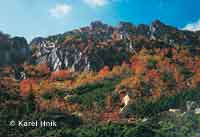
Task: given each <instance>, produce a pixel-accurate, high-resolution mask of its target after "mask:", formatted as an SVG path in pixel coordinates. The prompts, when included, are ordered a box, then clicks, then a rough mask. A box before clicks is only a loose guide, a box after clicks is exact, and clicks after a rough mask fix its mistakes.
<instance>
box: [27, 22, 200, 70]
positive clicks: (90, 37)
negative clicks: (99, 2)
mask: <svg viewBox="0 0 200 137" xmlns="http://www.w3.org/2000/svg"><path fill="white" fill-rule="evenodd" d="M113 34H115V35H116V36H115V37H117V39H114V38H113ZM141 37H142V39H143V40H140V39H141ZM199 44H200V39H199V32H190V31H182V30H178V29H177V28H175V27H172V26H169V25H165V24H164V23H162V22H160V21H158V20H156V21H154V22H153V23H152V24H150V25H144V24H141V25H138V26H134V25H132V24H131V23H128V22H120V24H119V25H118V26H116V27H113V26H109V25H107V24H104V23H102V22H100V21H95V22H92V23H91V24H90V26H86V27H82V28H80V29H76V30H72V31H68V32H66V33H64V34H59V35H54V36H50V37H47V38H41V37H39V38H35V39H34V40H33V41H32V42H31V44H30V47H31V51H32V60H31V61H32V62H33V63H35V64H38V63H39V64H40V63H46V64H48V65H49V67H50V69H51V70H52V71H55V70H60V69H64V68H68V69H70V70H72V71H87V70H97V71H98V70H99V69H100V68H102V67H103V66H105V65H107V66H109V67H111V68H112V66H114V65H119V64H121V63H122V62H123V61H129V57H130V56H131V55H132V54H134V53H135V51H136V50H137V49H140V48H142V47H145V46H147V47H148V46H149V47H150V46H151V48H152V47H156V46H160V47H167V46H176V45H186V46H187V45H190V46H191V45H193V46H194V47H195V46H198V45H199Z"/></svg>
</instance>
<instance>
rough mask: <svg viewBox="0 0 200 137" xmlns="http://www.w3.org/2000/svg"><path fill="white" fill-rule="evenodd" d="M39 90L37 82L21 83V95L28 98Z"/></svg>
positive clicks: (25, 81)
mask: <svg viewBox="0 0 200 137" xmlns="http://www.w3.org/2000/svg"><path fill="white" fill-rule="evenodd" d="M37 88H38V85H37V82H36V81H35V80H32V79H29V80H22V81H21V82H20V95H21V96H22V97H26V96H28V95H30V93H31V92H32V91H33V90H36V89H37Z"/></svg>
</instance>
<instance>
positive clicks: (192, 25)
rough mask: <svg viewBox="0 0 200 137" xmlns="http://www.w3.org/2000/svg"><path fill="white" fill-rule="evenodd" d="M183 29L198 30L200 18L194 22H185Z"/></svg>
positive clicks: (199, 28)
mask: <svg viewBox="0 0 200 137" xmlns="http://www.w3.org/2000/svg"><path fill="white" fill-rule="evenodd" d="M183 30H190V31H199V30H200V19H199V20H198V21H196V22H193V23H190V24H187V25H186V26H185V27H184V28H183Z"/></svg>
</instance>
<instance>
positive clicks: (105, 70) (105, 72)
mask: <svg viewBox="0 0 200 137" xmlns="http://www.w3.org/2000/svg"><path fill="white" fill-rule="evenodd" d="M109 72H110V68H109V67H108V66H105V67H103V68H102V69H101V70H100V71H99V76H100V77H105V76H107V75H108V73H109Z"/></svg>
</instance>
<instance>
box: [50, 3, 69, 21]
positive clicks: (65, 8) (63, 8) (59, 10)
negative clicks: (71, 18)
mask: <svg viewBox="0 0 200 137" xmlns="http://www.w3.org/2000/svg"><path fill="white" fill-rule="evenodd" d="M71 11H72V7H71V6H70V5H67V4H57V5H56V6H55V7H54V8H52V9H50V10H49V13H50V15H51V16H54V17H57V18H59V17H63V16H65V15H67V14H69V13H70V12H71Z"/></svg>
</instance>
